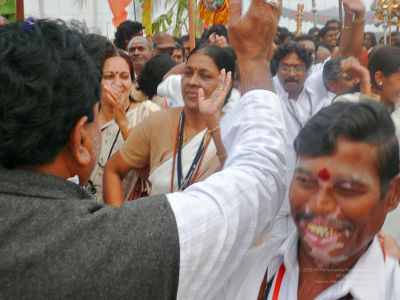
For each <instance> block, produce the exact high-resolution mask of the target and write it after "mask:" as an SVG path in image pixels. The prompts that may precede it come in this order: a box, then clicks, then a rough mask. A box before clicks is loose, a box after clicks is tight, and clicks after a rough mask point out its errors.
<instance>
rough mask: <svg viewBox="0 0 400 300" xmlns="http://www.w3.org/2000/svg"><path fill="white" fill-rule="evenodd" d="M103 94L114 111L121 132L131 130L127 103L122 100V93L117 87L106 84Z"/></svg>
mask: <svg viewBox="0 0 400 300" xmlns="http://www.w3.org/2000/svg"><path fill="white" fill-rule="evenodd" d="M103 93H104V97H106V99H107V102H108V103H109V104H110V105H111V107H112V109H113V118H114V121H115V122H116V123H117V124H118V126H119V128H120V129H121V131H127V130H128V129H129V121H128V118H127V116H126V101H124V99H122V92H121V91H120V90H119V89H118V88H117V87H115V86H112V85H111V86H110V85H106V84H105V85H104V86H103ZM128 101H129V100H128Z"/></svg>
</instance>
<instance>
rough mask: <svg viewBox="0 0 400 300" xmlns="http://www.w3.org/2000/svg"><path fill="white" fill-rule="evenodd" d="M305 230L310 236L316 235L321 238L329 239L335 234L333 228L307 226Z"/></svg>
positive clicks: (314, 225)
mask: <svg viewBox="0 0 400 300" xmlns="http://www.w3.org/2000/svg"><path fill="white" fill-rule="evenodd" d="M307 229H308V231H309V232H311V233H312V234H314V235H318V236H320V237H323V238H327V237H331V236H334V235H335V234H337V231H336V230H335V229H333V228H330V227H326V226H321V225H316V224H308V226H307Z"/></svg>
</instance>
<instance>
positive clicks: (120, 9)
mask: <svg viewBox="0 0 400 300" xmlns="http://www.w3.org/2000/svg"><path fill="white" fill-rule="evenodd" d="M131 2H132V1H131V0H108V4H109V5H110V8H111V11H112V13H113V15H114V17H113V20H112V21H113V24H114V26H115V28H118V26H119V24H121V23H122V22H124V21H125V20H126V17H127V16H128V13H127V12H126V10H125V9H126V7H127V6H128V5H129V4H131Z"/></svg>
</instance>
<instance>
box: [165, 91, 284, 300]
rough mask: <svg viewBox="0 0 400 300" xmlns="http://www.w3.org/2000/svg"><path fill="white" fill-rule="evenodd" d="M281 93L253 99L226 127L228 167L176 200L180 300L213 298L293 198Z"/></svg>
mask: <svg viewBox="0 0 400 300" xmlns="http://www.w3.org/2000/svg"><path fill="white" fill-rule="evenodd" d="M284 127H285V126H284V121H283V117H282V111H281V107H280V104H279V101H278V99H277V97H276V95H275V94H273V93H271V92H267V91H263V90H256V91H251V92H248V93H246V94H245V95H244V96H243V97H242V99H241V100H240V101H239V103H238V105H237V106H236V107H235V108H234V109H233V110H232V111H231V112H230V113H228V114H227V115H226V116H225V117H224V119H223V120H222V121H221V129H222V140H223V143H224V145H225V147H226V149H227V152H228V158H227V160H226V162H225V166H224V169H223V170H222V171H221V172H217V173H215V174H213V175H211V176H210V177H208V178H207V179H206V180H205V181H204V182H200V183H196V184H194V185H192V186H190V187H188V188H187V189H186V190H185V191H184V192H182V193H174V194H169V195H168V200H169V202H170V204H171V207H172V209H173V211H174V214H175V218H176V223H177V227H178V232H179V244H180V271H179V286H178V296H177V298H178V299H191V300H194V299H211V298H213V297H214V296H215V294H216V293H217V292H218V290H219V289H221V287H222V286H223V284H225V283H226V282H227V280H228V278H229V277H230V276H231V275H232V274H233V273H234V272H235V271H236V269H237V267H238V265H239V263H240V262H241V260H242V258H243V256H244V255H245V254H246V252H247V251H248V249H249V248H250V247H251V245H252V244H253V242H254V240H255V239H256V238H257V237H258V236H260V235H261V234H262V233H263V232H264V231H265V229H266V228H267V227H268V226H269V225H270V224H271V222H272V220H273V219H274V218H275V216H276V214H277V212H278V210H279V207H280V206H281V203H282V199H283V196H284V193H285V185H284V177H285V157H284V153H285V129H284Z"/></svg>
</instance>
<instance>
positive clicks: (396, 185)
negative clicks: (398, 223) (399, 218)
mask: <svg viewBox="0 0 400 300" xmlns="http://www.w3.org/2000/svg"><path fill="white" fill-rule="evenodd" d="M385 198H386V201H387V205H388V212H391V211H392V210H395V209H396V207H397V205H398V204H399V202H400V174H398V175H397V176H396V177H395V178H393V179H392V180H391V181H390V182H389V186H388V190H387V192H386V197H385Z"/></svg>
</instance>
